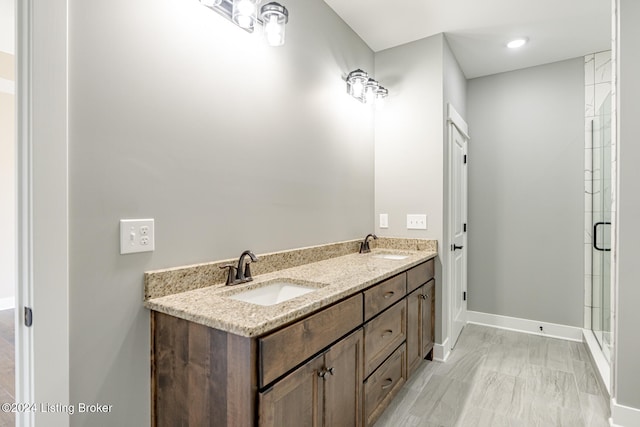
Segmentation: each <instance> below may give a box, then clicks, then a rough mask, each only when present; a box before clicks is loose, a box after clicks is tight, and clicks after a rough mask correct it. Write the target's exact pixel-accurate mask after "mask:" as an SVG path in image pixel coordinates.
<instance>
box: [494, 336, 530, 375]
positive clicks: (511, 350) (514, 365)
mask: <svg viewBox="0 0 640 427" xmlns="http://www.w3.org/2000/svg"><path fill="white" fill-rule="evenodd" d="M528 365H529V348H528V346H527V345H526V344H524V345H523V344H522V343H512V344H506V343H501V344H494V345H492V346H491V347H490V348H489V352H488V353H487V356H486V359H485V362H484V365H483V366H484V367H485V368H486V369H489V370H492V371H496V372H500V373H503V374H507V375H513V376H521V375H523V374H524V372H523V371H524V370H525V369H526V367H527V366H528Z"/></svg>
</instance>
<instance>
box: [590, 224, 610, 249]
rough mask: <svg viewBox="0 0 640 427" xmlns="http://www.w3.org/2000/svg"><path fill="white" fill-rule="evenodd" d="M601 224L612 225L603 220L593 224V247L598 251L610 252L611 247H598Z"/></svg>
mask: <svg viewBox="0 0 640 427" xmlns="http://www.w3.org/2000/svg"><path fill="white" fill-rule="evenodd" d="M601 225H611V223H610V222H602V221H601V222H596V223H595V224H594V225H593V248H594V249H595V250H597V251H602V252H609V251H610V250H611V248H609V249H607V248H601V247H598V227H600V226H601Z"/></svg>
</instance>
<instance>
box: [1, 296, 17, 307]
mask: <svg viewBox="0 0 640 427" xmlns="http://www.w3.org/2000/svg"><path fill="white" fill-rule="evenodd" d="M15 306H16V299H15V297H7V298H0V310H9V309H10V308H15Z"/></svg>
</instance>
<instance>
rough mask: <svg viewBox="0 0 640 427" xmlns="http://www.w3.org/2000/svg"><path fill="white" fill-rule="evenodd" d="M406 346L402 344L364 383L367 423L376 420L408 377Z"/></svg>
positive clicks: (370, 423) (371, 423) (369, 423)
mask: <svg viewBox="0 0 640 427" xmlns="http://www.w3.org/2000/svg"><path fill="white" fill-rule="evenodd" d="M405 352H406V347H405V345H404V344H402V345H401V346H400V347H398V349H397V350H396V351H395V352H394V353H393V354H392V355H391V357H389V358H388V359H387V360H386V361H385V362H384V363H383V364H382V366H380V368H378V370H376V371H375V372H374V373H373V375H371V376H370V377H369V379H367V380H366V381H365V383H364V401H365V403H364V410H365V419H366V425H367V426H370V425H373V423H375V422H376V420H377V419H378V417H380V415H381V414H382V412H383V411H384V409H385V408H386V407H387V406H388V405H389V403H390V402H391V400H392V399H393V398H394V396H395V395H396V394H398V392H399V391H400V389H401V388H402V386H403V385H404V383H405V381H406V379H407V367H406V355H405Z"/></svg>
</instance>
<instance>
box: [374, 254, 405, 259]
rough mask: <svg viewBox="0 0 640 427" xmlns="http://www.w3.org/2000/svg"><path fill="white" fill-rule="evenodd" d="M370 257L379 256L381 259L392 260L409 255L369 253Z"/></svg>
mask: <svg viewBox="0 0 640 427" xmlns="http://www.w3.org/2000/svg"><path fill="white" fill-rule="evenodd" d="M371 257H372V258H381V259H393V260H402V259H407V258H409V255H401V254H375V255H371Z"/></svg>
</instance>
